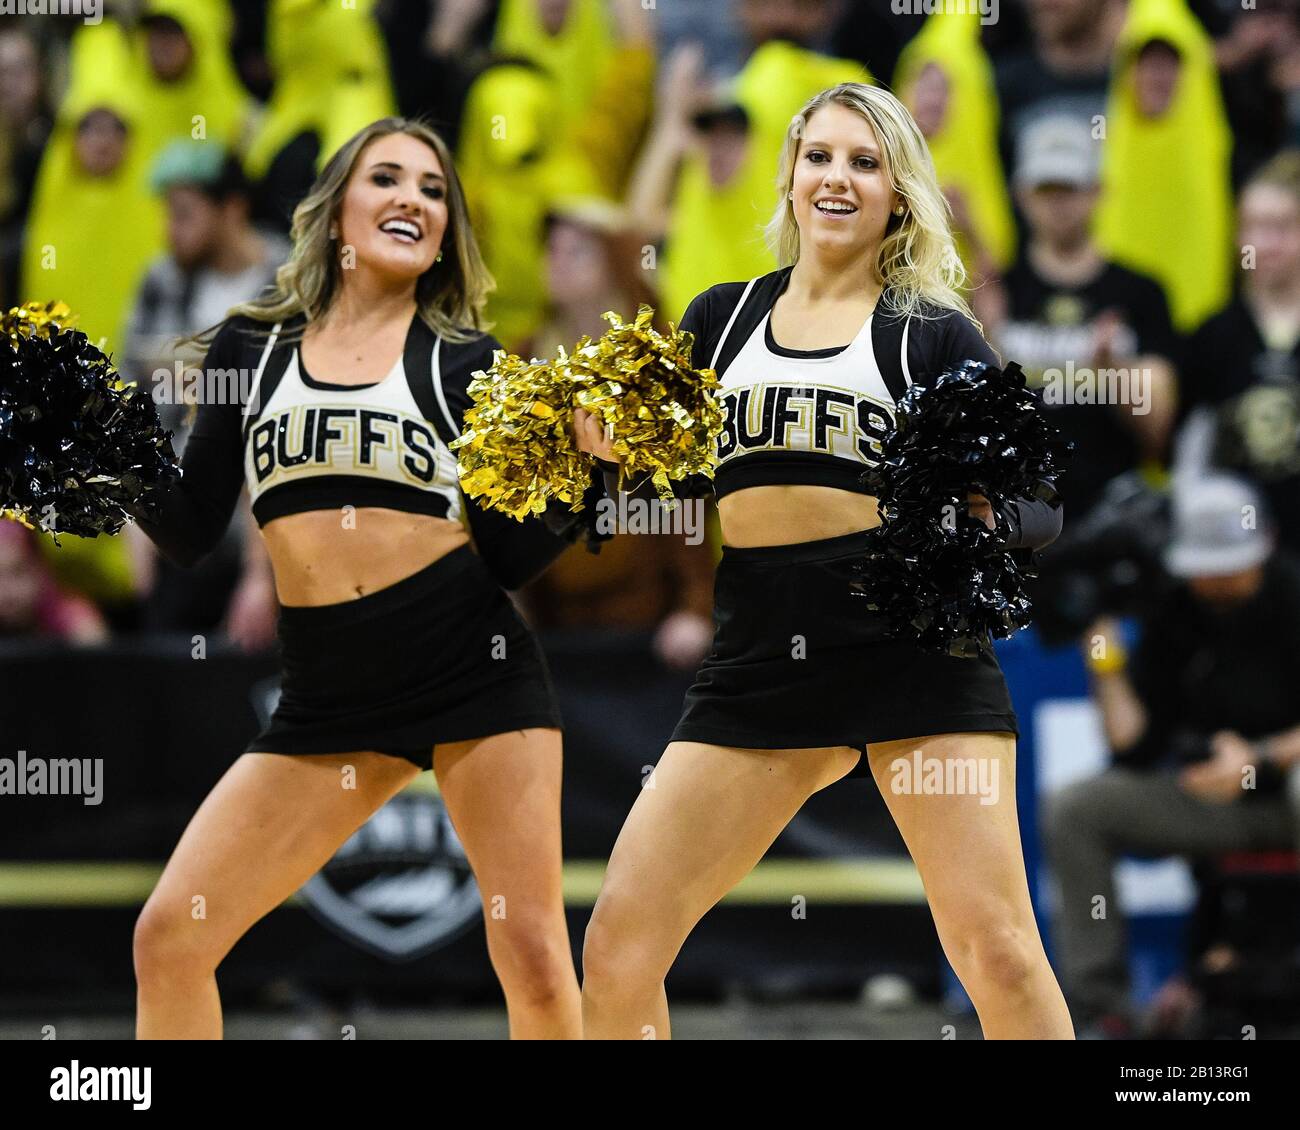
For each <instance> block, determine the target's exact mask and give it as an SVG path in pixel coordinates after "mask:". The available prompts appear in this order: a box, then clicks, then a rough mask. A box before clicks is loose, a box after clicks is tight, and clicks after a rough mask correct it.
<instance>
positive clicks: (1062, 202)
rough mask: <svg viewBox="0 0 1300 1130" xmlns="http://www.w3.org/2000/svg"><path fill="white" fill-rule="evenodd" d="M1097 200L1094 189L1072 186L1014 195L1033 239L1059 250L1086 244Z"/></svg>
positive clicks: (1026, 190)
mask: <svg viewBox="0 0 1300 1130" xmlns="http://www.w3.org/2000/svg"><path fill="white" fill-rule="evenodd" d="M1097 196H1098V190H1097V189H1096V188H1095V187H1094V188H1079V187H1077V186H1075V185H1072V184H1040V185H1036V186H1035V187H1033V188H1022V189H1019V190H1017V192H1016V200H1017V202H1018V203H1019V204H1020V210H1021V211H1022V212H1024V214H1025V219H1026V221H1027V222H1028V224H1029V230H1030V232H1031V234H1032V236H1033V238H1034V239H1041V240H1043V241H1044V242H1045V243H1047V244H1048V245H1049V246H1051V247H1058V248H1061V249H1063V250H1068V249H1073V248H1076V247H1078V246H1080V245H1081V244H1082V243H1084V242H1086V241H1087V239H1088V237H1089V230H1090V228H1091V225H1092V213H1093V210H1094V209H1095V208H1096V207H1097Z"/></svg>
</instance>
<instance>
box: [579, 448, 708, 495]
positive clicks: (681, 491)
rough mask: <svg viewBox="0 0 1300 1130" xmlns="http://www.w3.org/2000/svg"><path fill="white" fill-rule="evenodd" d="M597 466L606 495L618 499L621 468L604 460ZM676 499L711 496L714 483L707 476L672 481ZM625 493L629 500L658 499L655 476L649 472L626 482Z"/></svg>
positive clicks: (597, 460)
mask: <svg viewBox="0 0 1300 1130" xmlns="http://www.w3.org/2000/svg"><path fill="white" fill-rule="evenodd" d="M596 465H597V466H598V467H599V468H600V474H601V478H602V480H603V482H604V484H605V494H606V496H607V497H609V498H612V499H617V498H618V495H619V488H618V477H619V466H618V464H617V463H607V462H606V461H605V460H604V459H600V458H597V459H596ZM672 487H673V497H674V498H702V497H704V496H705V495H707V494H710V493H711V492H712V490H713V483H712V481H711V480H710V479H709V478H708V477H707V476H706V475H687V476H686V478H684V479H674V480H672ZM623 493H624V494H625V495H627V496H628V498H658V497H659V494H658V492H657V491H656V490H655V485H654V476H653V475H651V474H650V473H649V472H646V473H645V474H643V475H642V476H641V477H640V478H639V479H637V480H635V481H634V482H625V483H624V485H623Z"/></svg>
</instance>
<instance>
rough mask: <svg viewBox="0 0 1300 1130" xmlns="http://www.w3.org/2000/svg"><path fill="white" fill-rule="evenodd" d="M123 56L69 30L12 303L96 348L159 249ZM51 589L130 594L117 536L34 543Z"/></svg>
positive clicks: (117, 599) (114, 608) (108, 30)
mask: <svg viewBox="0 0 1300 1130" xmlns="http://www.w3.org/2000/svg"><path fill="white" fill-rule="evenodd" d="M128 53H129V47H128V43H127V37H126V35H125V33H124V32H123V30H122V28H121V27H119V26H118V25H117V24H114V23H112V22H110V21H108V20H105V21H104V22H103V23H100V24H87V25H83V26H82V27H80V28H78V30H77V32H76V34H75V35H74V37H73V42H72V50H71V57H70V60H69V62H70V74H71V82H70V85H69V88H68V91H67V93H66V94H65V96H64V98H63V101H62V102H61V104H60V105H59V108H58V112H57V117H56V120H55V125H54V130H53V132H52V133H51V135H50V141H49V144H48V145H47V147H46V150H45V155H44V157H43V158H42V161H41V167H40V172H39V173H38V174H37V180H36V188H35V191H34V193H33V197H32V208H31V213H30V216H29V222H28V227H27V232H26V239H25V243H24V247H23V269H22V286H21V294H20V297H21V299H22V301H31V300H47V299H52V298H57V299H61V300H63V301H64V302H66V303H67V304H68V305H69V306H70V307H71V308H72V310H73V311H74V312H75V313H76V314H77V316H78V317H77V323H76V325H77V327H78V328H79V329H81V330H84V331H85V332H86V334H87V335H89V337H90V339H91V340H92V341H97V342H101V343H102V346H103V348H104V349H105V350H106V351H109V352H113V351H115V350H117V349H119V348H120V347H121V344H122V341H123V338H124V323H125V320H126V317H127V314H128V311H129V309H130V304H131V300H132V296H133V295H134V294H135V291H136V286H137V284H138V282H139V280H140V278H141V276H142V275H143V274H144V271H145V269H146V267H147V266H148V263H149V260H150V259H152V258H153V256H154V255H156V254H158V253H159V252H160V251H161V250H162V247H163V239H164V214H163V209H162V206H161V204H160V202H159V201H158V199H157V197H156V196H154V194H153V193H152V192H150V191H149V188H148V183H147V174H148V163H147V161H146V160H144V159H143V156H142V147H141V145H140V143H139V136H138V130H139V122H140V115H141V109H140V106H139V104H138V100H137V98H138V92H136V91H133V90H132V89H131V87H130V86H129V84H127V83H125V82H123V81H122V75H123V74H124V73H125V70H126V65H127V57H128ZM40 540H41V544H42V549H43V550H44V551H45V552H46V553H47V555H48V557H49V559H50V562H51V565H52V566H53V567H54V570H55V574H56V576H57V577H58V580H59V583H60V584H62V585H64V586H65V587H67V588H69V589H72V590H74V591H76V592H79V593H81V594H82V595H83V596H86V597H88V598H89V599H91V600H92V601H94V602H95V603H96V604H98V605H99V606H100V607H101V608H103V609H105V610H106V611H108V612H109V613H110V615H113V614H116V613H119V612H124V610H126V609H128V608H129V607H130V605H131V602H132V600H133V597H134V586H133V580H132V578H133V570H132V566H131V562H130V560H129V558H128V551H127V543H126V539H125V538H122V537H113V538H110V537H98V538H90V539H86V538H78V537H73V536H71V535H68V534H63V535H60V537H59V541H60V543H61V545H62V548H55V547H54V545H53V542H52V541H51V539H50V537H49V535H42V536H41V539H40Z"/></svg>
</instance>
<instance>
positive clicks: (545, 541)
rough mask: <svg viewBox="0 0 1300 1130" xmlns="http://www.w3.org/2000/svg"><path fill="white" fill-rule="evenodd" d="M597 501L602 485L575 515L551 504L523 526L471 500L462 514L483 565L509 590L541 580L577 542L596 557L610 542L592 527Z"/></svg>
mask: <svg viewBox="0 0 1300 1130" xmlns="http://www.w3.org/2000/svg"><path fill="white" fill-rule="evenodd" d="M600 498H601V487H600V484H599V483H595V482H593V483H592V484H591V485H590V486H589V487H588V488H587V491H586V494H585V495H584V496H583V508H582V509H581V510H580V511H578V512H577V513H576V514H575V513H574V512H573V511H572V510H570V509H569V506H568V503H565V502H552V503H551V504H550V505H549V506H548V507H547V508H546V510H544V511H543V512H542V514H541V515H540V516H538V517H529V518H525V519H524V520H523V521H522V522H517V521H515V519H514V518H511V517H510V516H509V515H506V514H502V513H500V512H499V511H496V510H489V509H486V508H484V507H482V506H480V505H479V504H478V503H477V502H475V501H474V500H473V499H469V498H467V499H466V500H465V508H466V513H467V515H468V517H469V525H470V532H471V533H472V534H473V535H474V544H475V546H476V547H477V549H478V553H479V556H480V557H481V558H482V559H483V564H484V565H486V566H487V569H488V572H489V573H491V574H492V578H493V580H495V581H496V582H497V584H499V585H500V586H501V587H502V588H503V589H511V590H513V589H519V588H523V587H524V585H526V584H528V582H529V581H532V580H534V579H536V578H537V577H539V576H540V575H541V574H542V573H544V572H545V571H546V569H547V567H548V566H549V565H550V564H551V562H553V561H554V560H555V559H556V558H557V557H559V556H560V554H561V553H563V552H564V551H565V550H566V549H568V548H569V546H570V545H572V544H573V543H574V542H576V541H579V540H581V541H583V542H585V544H586V546H587V551H588V552H589V553H599V552H600V543H601V542H603V541H608V540H609V539H610V538H611V537H613V534H612V533H603V532H601V531H600V529H598V527H597V525H596V517H597V511H596V504H597V503H598V502H599V501H600Z"/></svg>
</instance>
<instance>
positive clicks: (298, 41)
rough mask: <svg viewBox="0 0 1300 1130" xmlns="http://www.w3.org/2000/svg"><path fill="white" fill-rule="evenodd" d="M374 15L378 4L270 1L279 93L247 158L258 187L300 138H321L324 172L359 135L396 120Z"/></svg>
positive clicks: (365, 0)
mask: <svg viewBox="0 0 1300 1130" xmlns="http://www.w3.org/2000/svg"><path fill="white" fill-rule="evenodd" d="M374 7H375V4H374V0H356V3H355V4H354V5H353V6H352V7H348V6H346V5H344V4H341V3H325V4H322V3H320V2H319V0H272V4H271V8H270V11H269V12H268V14H267V52H268V54H269V56H270V60H271V67H272V70H273V71H274V74H275V85H274V87H273V88H272V90H271V98H270V101H269V102H268V104H267V108H266V113H265V115H264V116H263V117H262V119H261V121H260V122H259V123H258V124H257V127H256V130H255V132H254V135H253V140H252V142H251V143H250V145H249V148H248V153H247V155H246V156H245V165H246V167H247V169H248V173H249V175H250V176H251V177H252V178H253V179H254V180H257V179H260V178H261V177H263V176H265V175H266V172H267V170H268V169H269V168H270V167H271V162H272V161H273V160H275V157H276V155H277V154H278V153H279V152H280V151H281V150H282V149H283V148H284V147H285V146H286V145H288V144H289V142H291V141H292V140H293V139H294V138H295V137H297V136H298V135H299V134H302V133H307V132H312V133H315V134H317V135H318V136H319V137H320V142H321V144H320V157H319V161H318V166H323V165H324V164H325V162H326V161H328V160H329V158H330V157H331V156H333V154H334V153H335V152H336V151H337V150H338V148H339V147H340V146H341V145H342V144H343V143H344V142H345V141H347V140H348V138H350V137H351V136H352V135H353V134H355V133H356V132H357V131H358V130H361V129H363V128H364V127H366V126H368V125H369V124H370V123H371V122H373V121H377V120H378V119H380V118H386V117H388V116H390V115H392V114H394V113H396V112H397V111H396V102H395V101H394V98H393V90H392V82H391V80H390V78H389V74H388V56H387V54H386V52H385V50H384V43H383V38H382V36H381V35H380V32H379V27H378V25H377V24H376V23H375V19H374Z"/></svg>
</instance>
